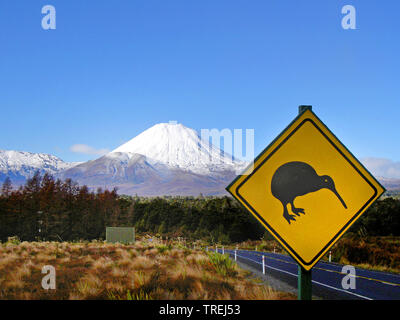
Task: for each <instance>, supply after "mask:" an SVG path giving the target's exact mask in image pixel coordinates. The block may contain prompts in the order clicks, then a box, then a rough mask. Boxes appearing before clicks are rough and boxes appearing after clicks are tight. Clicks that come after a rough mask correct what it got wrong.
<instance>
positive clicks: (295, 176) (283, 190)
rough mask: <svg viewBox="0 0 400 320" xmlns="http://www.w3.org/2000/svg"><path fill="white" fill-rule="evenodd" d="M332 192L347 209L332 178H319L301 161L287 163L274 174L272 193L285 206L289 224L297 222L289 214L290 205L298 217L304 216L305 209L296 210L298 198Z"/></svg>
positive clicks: (311, 168)
mask: <svg viewBox="0 0 400 320" xmlns="http://www.w3.org/2000/svg"><path fill="white" fill-rule="evenodd" d="M323 188H325V189H329V190H331V191H332V192H333V193H334V194H335V195H336V196H337V197H338V199H339V200H340V202H341V203H342V204H343V206H344V207H345V208H346V209H347V206H346V203H345V202H344V201H343V199H342V197H341V196H340V195H339V193H338V192H337V191H336V187H335V183H334V182H333V179H332V178H331V177H330V176H319V175H318V174H317V172H316V171H315V170H314V168H313V167H311V166H310V165H309V164H307V163H304V162H299V161H293V162H288V163H285V164H284V165H282V166H280V167H279V168H278V169H277V170H276V171H275V173H274V176H273V177H272V181H271V191H272V194H273V195H274V197H275V198H277V199H278V200H279V201H280V202H282V205H283V217H284V218H285V219H286V220H287V222H289V224H290V221H291V220H293V221H296V219H295V215H293V214H289V212H288V210H287V205H288V204H289V203H290V206H291V208H292V212H293V213H294V214H296V215H297V216H300V214H299V213H303V214H304V209H302V208H296V207H295V206H294V204H293V201H294V200H295V199H296V197H298V196H302V195H305V194H307V193H310V192H315V191H318V190H321V189H323Z"/></svg>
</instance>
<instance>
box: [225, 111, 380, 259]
mask: <svg viewBox="0 0 400 320" xmlns="http://www.w3.org/2000/svg"><path fill="white" fill-rule="evenodd" d="M306 112H307V111H306ZM309 112H311V113H312V114H313V115H314V116H315V117H316V118H317V119H318V117H317V116H316V115H315V114H314V113H313V112H312V111H309ZM302 115H303V113H302V114H300V115H299V116H298V117H297V118H296V119H294V120H293V122H292V123H291V124H290V125H289V126H288V127H287V128H286V129H285V130H284V131H283V132H282V133H281V134H280V135H279V136H278V137H277V138H276V139H275V140H274V141H273V142H272V143H271V144H270V145H269V146H268V147H267V148H265V149H264V150H263V151H262V152H261V154H260V155H259V156H258V157H257V158H256V160H257V159H258V158H260V157H261V156H262V155H263V154H264V153H265V152H267V151H268V150H269V149H270V147H271V146H272V145H273V144H274V143H275V141H276V140H278V139H279V138H280V137H281V136H282V135H283V134H284V133H285V132H287V131H288V130H289V129H290V127H291V126H292V124H293V123H294V122H295V121H296V120H297V119H298V118H299V117H300V116H302ZM318 120H319V119H318ZM319 121H320V122H321V123H322V125H323V126H325V125H324V124H323V122H322V121H321V120H319ZM306 122H310V123H311V124H312V125H314V127H315V128H316V129H317V130H318V131H319V132H320V133H321V134H322V135H323V136H324V137H325V138H326V139H327V140H328V141H329V143H331V145H332V146H333V147H334V148H335V149H336V150H337V151H338V152H339V153H340V154H341V155H342V156H343V158H345V159H346V161H347V162H349V163H350V165H351V166H352V167H353V168H354V169H355V170H356V171H357V172H358V174H359V175H360V176H361V177H362V178H363V179H364V180H365V181H366V182H367V183H368V184H369V185H370V186H371V187H372V189H373V190H374V195H373V196H372V197H371V198H370V199H369V200H368V201H367V202H366V203H365V204H364V205H363V206H362V207H361V208H360V210H359V211H358V212H357V213H356V214H355V215H354V216H353V217H352V218H351V219H350V220H349V221H348V222H347V223H346V224H345V225H344V226H343V227H342V228H341V229H340V230H339V232H338V233H336V235H335V236H334V237H333V238H332V239H331V240H330V241H329V242H328V243H327V244H326V245H325V246H324V247H323V248H322V250H321V251H319V252H318V253H317V254H316V255H315V257H314V258H312V259H311V260H310V261H309V262H306V261H304V260H303V259H302V258H301V257H300V256H299V255H298V254H297V252H296V251H295V250H293V248H292V247H291V246H289V244H288V243H287V242H286V241H285V240H284V239H283V238H282V237H281V236H280V235H279V234H278V233H277V232H276V231H275V230H274V229H273V228H272V227H271V226H270V225H269V224H268V223H267V222H266V221H265V220H264V219H263V217H262V216H261V215H260V214H259V213H258V212H257V211H256V210H255V209H254V208H253V207H252V206H251V205H250V204H249V203H248V202H247V201H246V200H245V199H244V198H243V197H242V196H241V194H240V193H239V189H240V188H241V187H242V186H243V185H244V184H245V183H246V181H247V180H248V179H250V178H251V177H252V175H253V174H254V173H255V172H256V171H257V170H258V169H259V168H260V167H261V166H262V165H263V164H264V163H265V162H266V161H267V160H268V159H269V158H270V157H271V156H272V155H273V154H274V153H275V152H276V151H277V150H278V149H279V148H280V147H281V146H282V145H283V144H284V143H285V142H286V141H287V140H288V139H289V138H290V137H291V136H292V135H293V134H294V133H295V132H296V131H297V130H298V129H299V128H300V127H301V126H303V125H304V124H305V123H306ZM325 129H326V130H327V131H328V132H330V133H331V134H332V135H333V136H334V137H335V138H336V139H337V137H336V136H335V135H334V134H333V133H332V132H331V131H330V130H329V129H328V128H327V127H326V126H325ZM337 141H338V142H339V144H341V145H342V146H343V147H344V148H345V149H346V150H347V151H348V149H347V148H346V147H345V146H344V145H343V143H341V142H340V140H339V139H337ZM349 153H350V154H351V152H350V151H349ZM353 157H354V155H353ZM354 159H355V160H356V161H357V162H359V161H358V160H357V158H356V157H354ZM256 160H255V161H256ZM359 164H360V165H361V166H362V167H363V168H364V169H365V167H364V166H363V165H362V164H361V163H359ZM365 170H366V171H367V172H368V170H367V169H365ZM240 177H241V176H239V177H237V178H236V179H235V180H234V181H233V182H232V183H231V184H230V185H229V186H228V187H227V188H226V190H227V191H228V192H229V193H231V192H230V190H229V188H230V187H231V186H232V185H233V184H234V183H235V182H236V181H237V180H238V179H239V178H240ZM371 177H373V176H372V175H371ZM375 182H376V183H378V184H379V185H380V186H381V184H380V183H379V182H378V181H376V180H375ZM381 187H382V186H381ZM382 189H383V192H384V191H385V188H384V187H382ZM383 192H382V193H383ZM382 193H381V194H382ZM231 194H232V193H231ZM236 194H237V195H238V197H239V198H240V199H241V200H242V201H243V202H244V203H245V204H246V205H247V206H248V208H250V209H251V210H252V213H254V214H255V215H256V216H257V217H258V218H259V219H260V220H261V221H262V222H263V224H264V225H265V226H267V228H268V229H269V230H270V231H272V232H273V234H274V235H275V237H276V238H278V239H279V240H280V241H281V242H282V243H283V244H284V245H285V246H286V247H287V248H288V249H289V253H291V254H293V255H294V256H295V257H296V258H297V259H298V260H299V261H301V262H302V264H303V265H305V266H310V265H312V264H313V263H314V262H315V260H316V259H317V258H318V257H319V256H320V255H321V254H322V253H323V252H324V251H325V250H327V248H329V247H330V246H331V245H333V243H334V242H336V241H337V240H338V237H339V235H340V234H341V233H342V232H343V231H344V230H346V228H347V227H348V226H350V225H351V224H352V223H354V222H355V220H356V219H357V218H358V217H359V216H360V215H361V213H362V212H363V210H364V209H366V208H367V207H368V206H370V205H371V204H372V201H373V199H374V198H375V197H376V196H377V194H378V190H377V189H376V188H375V186H374V185H373V184H372V183H371V182H370V181H369V180H368V179H367V178H366V177H365V176H364V175H363V174H362V172H361V171H360V170H359V169H358V168H357V167H356V166H355V164H354V163H353V162H352V161H350V159H349V158H348V157H347V156H346V155H345V154H344V153H343V152H342V150H340V149H339V148H338V147H337V146H336V144H334V143H333V141H332V140H331V139H330V138H329V137H328V136H327V135H326V134H325V132H323V131H322V130H321V128H319V126H318V125H317V124H316V123H315V122H314V121H313V119H310V118H306V119H304V120H303V121H302V122H301V123H300V124H299V125H298V126H297V127H296V128H295V129H294V130H292V132H291V133H290V134H289V135H288V136H287V137H286V138H285V139H284V140H283V141H282V142H281V143H280V144H279V145H278V146H277V147H276V148H275V149H274V150H273V151H272V152H271V153H270V154H269V155H268V156H267V157H266V158H265V159H264V160H263V161H262V162H261V163H260V164H259V165H258V166H257V167H256V168H254V170H253V172H252V173H251V174H250V175H248V176H247V177H246V178H245V179H244V180H243V181H242V182H241V183H240V184H239V185H238V186H237V188H236ZM232 195H233V196H234V197H235V195H234V194H232ZM379 196H380V195H379Z"/></svg>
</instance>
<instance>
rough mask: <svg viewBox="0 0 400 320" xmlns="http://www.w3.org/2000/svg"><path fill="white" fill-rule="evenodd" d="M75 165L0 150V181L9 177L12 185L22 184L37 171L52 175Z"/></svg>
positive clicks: (31, 154)
mask: <svg viewBox="0 0 400 320" xmlns="http://www.w3.org/2000/svg"><path fill="white" fill-rule="evenodd" d="M76 164H77V163H67V162H64V161H63V160H61V159H60V158H57V157H56V156H53V155H49V154H44V153H32V152H23V151H6V150H0V181H4V179H5V178H6V177H9V178H10V179H11V180H12V182H13V183H24V182H25V180H26V179H29V178H30V177H32V176H33V175H34V174H35V172H36V171H37V170H39V172H40V173H41V174H44V173H45V172H48V173H50V174H52V175H54V174H56V173H58V172H60V171H62V170H66V169H69V168H71V167H72V166H74V165H76Z"/></svg>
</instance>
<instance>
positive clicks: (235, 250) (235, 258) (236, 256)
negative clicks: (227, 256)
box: [235, 250, 237, 261]
mask: <svg viewBox="0 0 400 320" xmlns="http://www.w3.org/2000/svg"><path fill="white" fill-rule="evenodd" d="M235 261H237V253H236V250H235Z"/></svg>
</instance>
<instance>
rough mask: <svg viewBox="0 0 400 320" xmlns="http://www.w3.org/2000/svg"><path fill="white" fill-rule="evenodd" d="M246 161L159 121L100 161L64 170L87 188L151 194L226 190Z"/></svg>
mask: <svg viewBox="0 0 400 320" xmlns="http://www.w3.org/2000/svg"><path fill="white" fill-rule="evenodd" d="M245 165H246V163H245V162H242V161H237V160H232V157H231V156H230V155H225V154H223V153H222V152H221V150H220V149H218V148H217V147H215V146H213V145H212V144H211V145H209V143H208V142H207V141H203V140H202V139H201V138H200V136H199V134H198V133H197V132H196V131H195V130H193V129H190V128H187V127H185V126H183V125H182V124H171V123H160V124H156V125H155V126H153V127H151V128H149V129H147V130H145V131H144V132H142V133H141V134H139V135H138V136H136V137H135V138H133V139H132V140H130V141H128V142H127V143H125V144H123V145H121V146H120V147H118V148H116V149H115V150H113V151H112V152H110V153H108V154H106V155H105V156H102V157H101V158H99V159H96V160H93V161H88V162H85V163H82V164H80V165H77V166H75V167H73V168H70V169H68V170H65V171H63V172H62V173H61V174H60V177H61V178H71V179H73V180H75V181H77V182H79V183H80V184H86V185H88V186H89V187H90V188H93V189H94V188H96V187H102V188H104V187H107V188H112V187H118V189H119V191H120V193H125V194H135V193H137V194H139V195H146V196H154V195H198V194H200V193H203V194H207V195H216V194H225V186H226V185H227V184H228V183H229V182H230V181H231V180H232V179H233V178H234V177H235V176H236V174H237V170H240V169H243V168H244V166H245Z"/></svg>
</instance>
